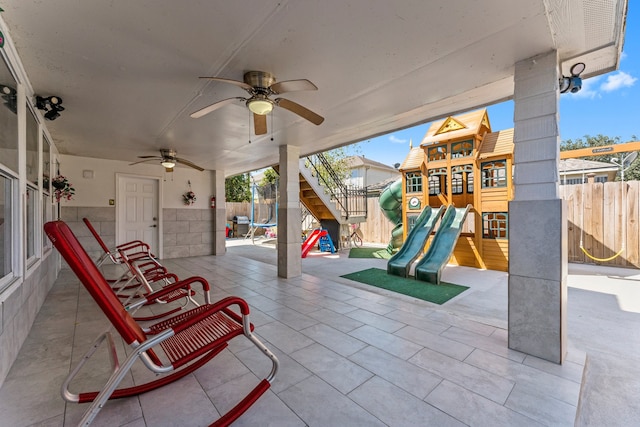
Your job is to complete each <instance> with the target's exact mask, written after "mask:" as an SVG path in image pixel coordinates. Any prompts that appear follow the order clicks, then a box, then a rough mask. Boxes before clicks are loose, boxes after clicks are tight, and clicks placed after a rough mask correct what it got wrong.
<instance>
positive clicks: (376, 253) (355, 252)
mask: <svg viewBox="0 0 640 427" xmlns="http://www.w3.org/2000/svg"><path fill="white" fill-rule="evenodd" d="M349 258H380V259H389V258H391V254H390V253H389V252H387V249H386V248H351V250H350V251H349Z"/></svg>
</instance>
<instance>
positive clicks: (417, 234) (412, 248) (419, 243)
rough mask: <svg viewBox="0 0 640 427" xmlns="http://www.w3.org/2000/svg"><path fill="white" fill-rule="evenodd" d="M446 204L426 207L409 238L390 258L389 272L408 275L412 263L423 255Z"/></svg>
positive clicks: (403, 275)
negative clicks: (434, 207)
mask: <svg viewBox="0 0 640 427" xmlns="http://www.w3.org/2000/svg"><path fill="white" fill-rule="evenodd" d="M442 211H444V206H440V208H438V209H431V206H427V207H425V208H424V209H423V210H422V212H421V213H420V216H418V218H417V219H416V223H415V225H414V226H413V228H412V229H411V231H410V232H409V235H408V236H407V240H405V242H404V244H403V245H402V247H401V248H400V250H399V251H398V252H397V253H396V254H395V255H393V256H392V257H391V259H389V262H388V263H387V274H393V275H395V276H402V277H408V276H409V270H410V269H411V264H413V262H414V261H415V260H416V259H418V257H419V256H420V255H422V251H423V250H424V246H425V245H426V244H427V240H428V239H429V236H430V235H431V232H432V231H433V228H434V227H435V225H436V222H437V221H438V219H439V218H440V217H441V216H442Z"/></svg>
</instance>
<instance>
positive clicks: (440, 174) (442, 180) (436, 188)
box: [428, 168, 447, 196]
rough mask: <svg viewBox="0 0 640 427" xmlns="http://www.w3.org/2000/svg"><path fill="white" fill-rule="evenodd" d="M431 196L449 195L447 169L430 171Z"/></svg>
mask: <svg viewBox="0 0 640 427" xmlns="http://www.w3.org/2000/svg"><path fill="white" fill-rule="evenodd" d="M428 173H429V195H430V196H435V195H438V194H447V168H436V169H429V172H428Z"/></svg>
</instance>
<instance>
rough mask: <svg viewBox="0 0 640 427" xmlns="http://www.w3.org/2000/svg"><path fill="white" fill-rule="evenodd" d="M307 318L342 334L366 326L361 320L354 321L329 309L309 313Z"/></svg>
mask: <svg viewBox="0 0 640 427" xmlns="http://www.w3.org/2000/svg"><path fill="white" fill-rule="evenodd" d="M307 316H309V317H312V318H314V319H316V320H318V321H320V322H322V323H323V324H325V325H328V326H331V327H332V328H333V329H336V330H338V331H341V332H351V331H353V330H354V329H356V328H359V327H360V326H362V325H364V323H362V322H360V321H359V320H355V319H352V318H350V317H347V316H344V315H342V314H339V313H336V312H334V311H332V310H329V309H324V308H323V309H321V310H317V311H312V312H311V313H307Z"/></svg>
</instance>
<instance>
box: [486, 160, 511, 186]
mask: <svg viewBox="0 0 640 427" xmlns="http://www.w3.org/2000/svg"><path fill="white" fill-rule="evenodd" d="M499 163H502V165H499V166H498V165H497V164H499ZM480 171H481V176H482V188H504V187H506V186H507V159H498V160H490V161H488V162H482V163H481V164H480ZM488 173H490V175H489V174H488Z"/></svg>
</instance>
